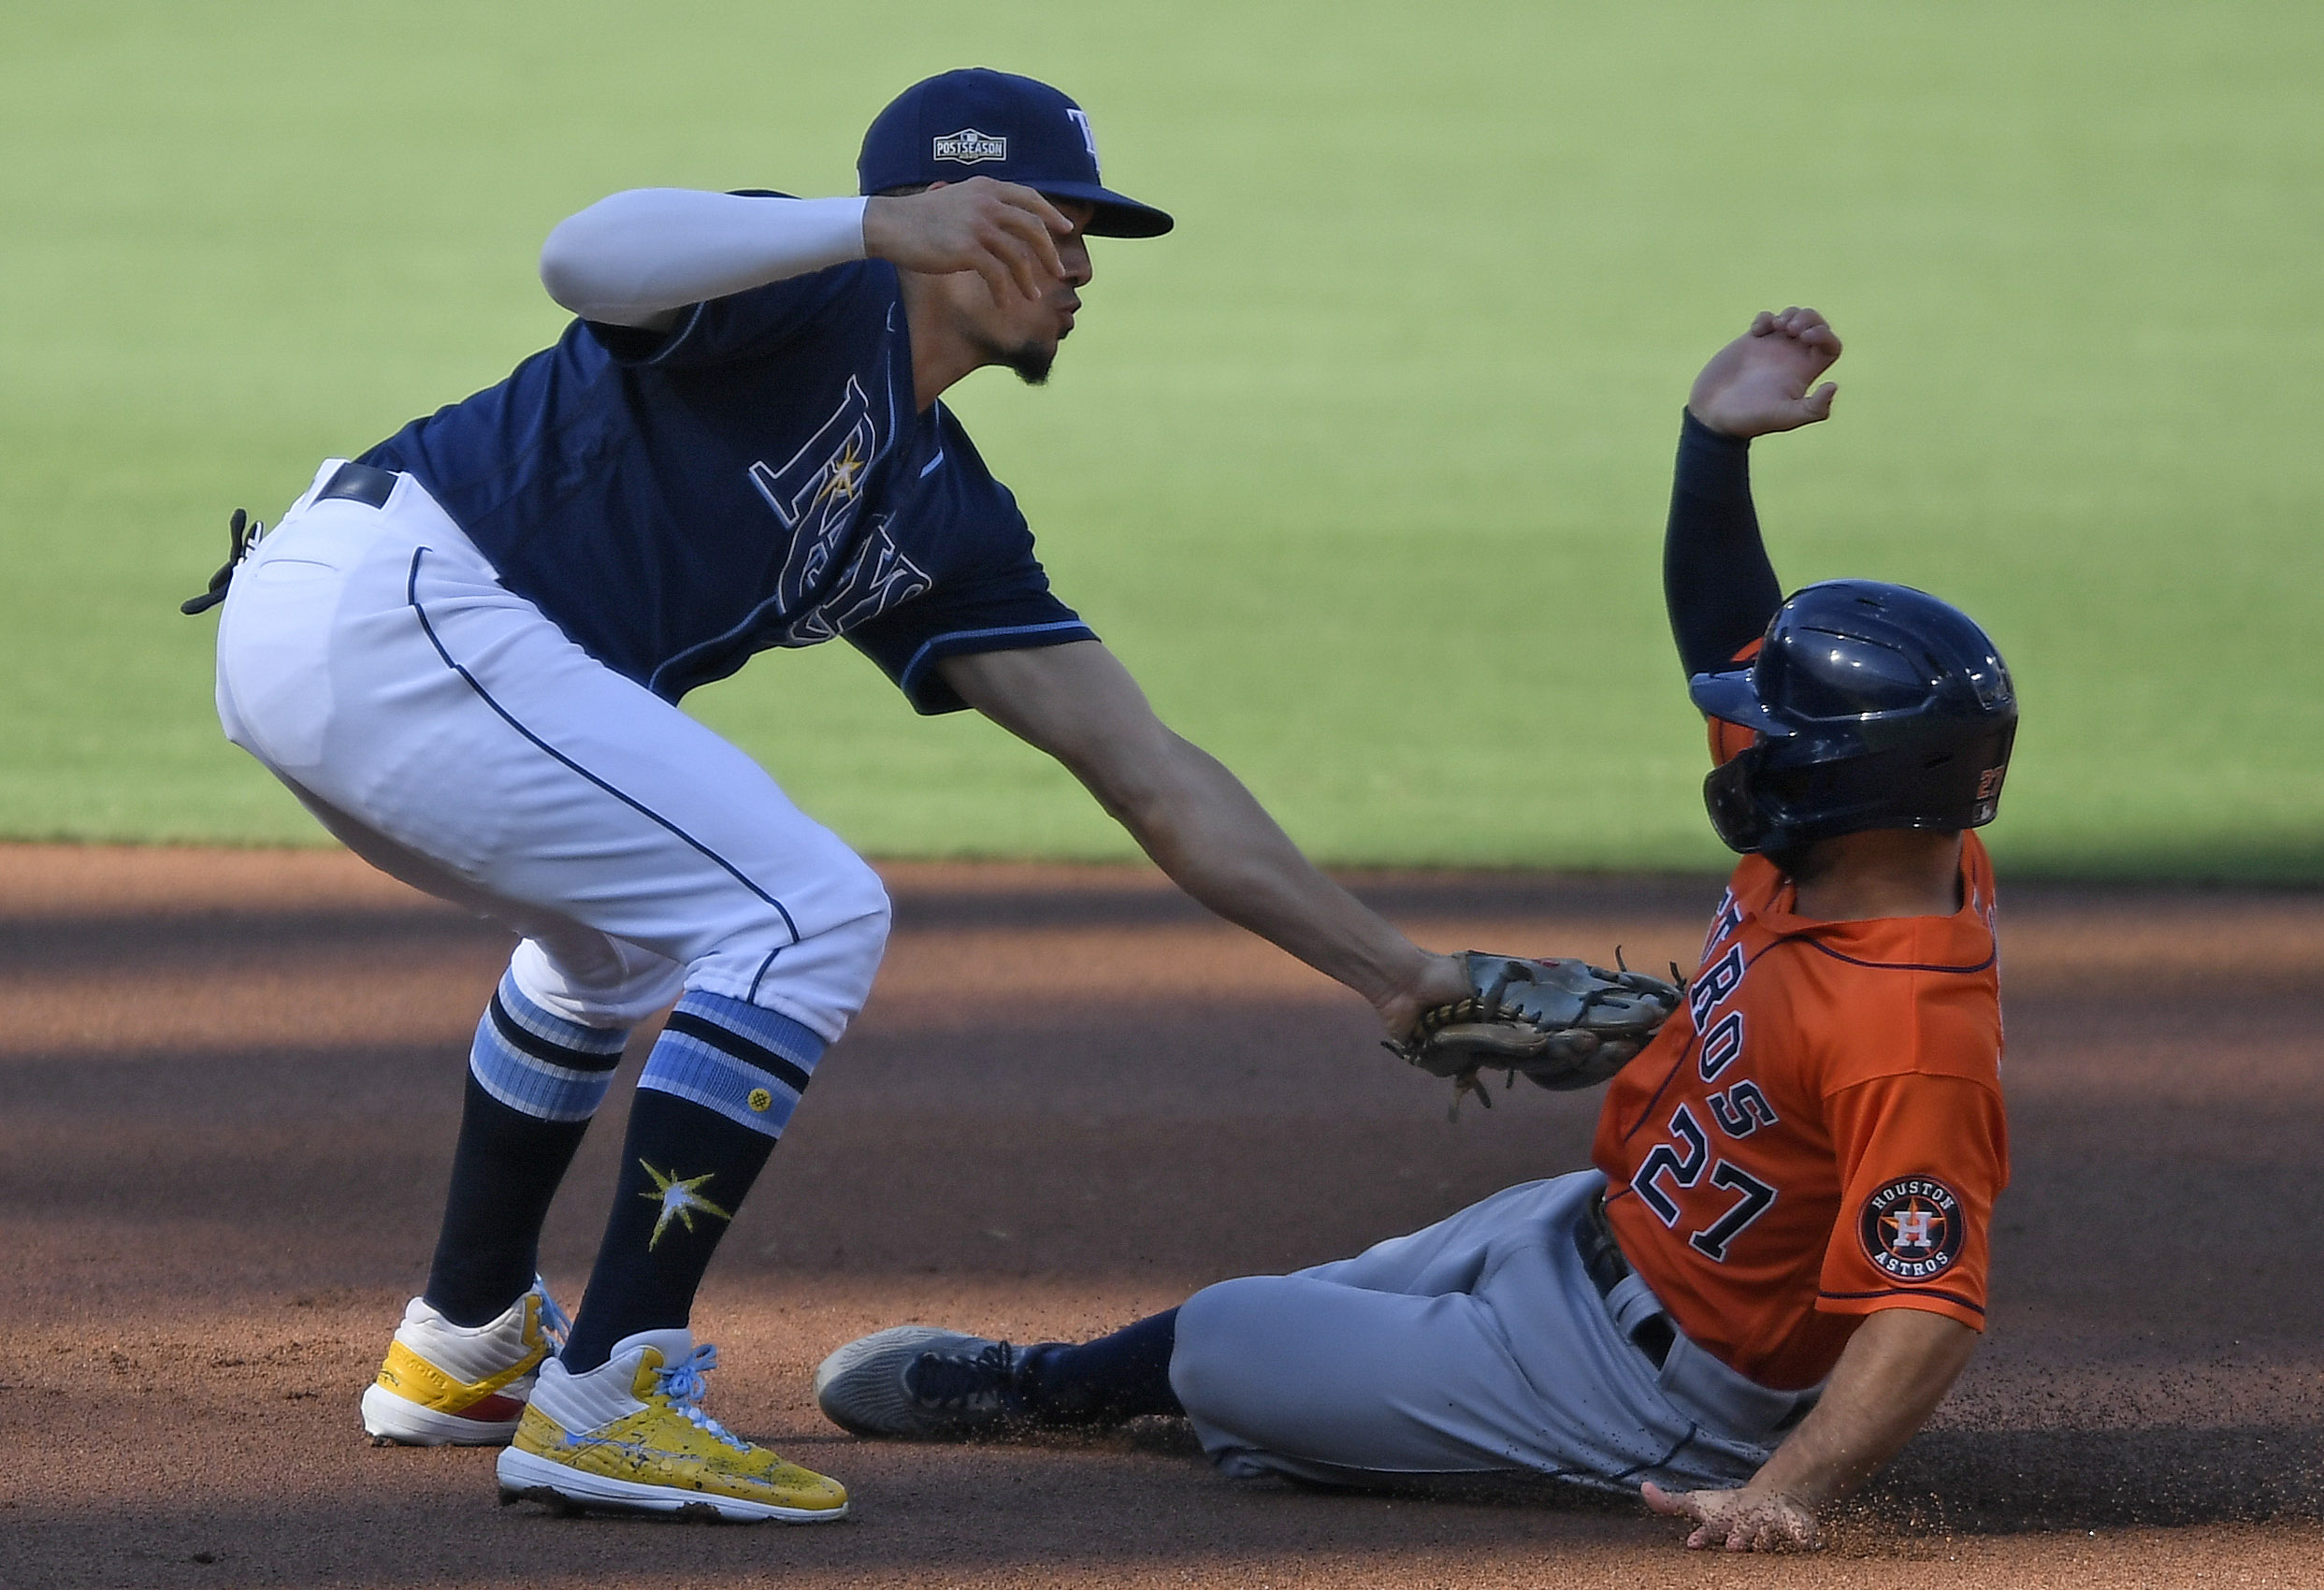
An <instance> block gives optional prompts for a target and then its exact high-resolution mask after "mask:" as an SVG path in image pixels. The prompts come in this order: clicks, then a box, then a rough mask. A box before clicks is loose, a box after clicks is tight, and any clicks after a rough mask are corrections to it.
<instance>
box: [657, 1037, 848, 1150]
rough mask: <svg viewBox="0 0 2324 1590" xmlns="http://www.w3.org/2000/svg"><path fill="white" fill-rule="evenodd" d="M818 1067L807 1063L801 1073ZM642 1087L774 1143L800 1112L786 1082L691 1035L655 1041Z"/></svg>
mask: <svg viewBox="0 0 2324 1590" xmlns="http://www.w3.org/2000/svg"><path fill="white" fill-rule="evenodd" d="M786 1058H788V1057H786ZM813 1063H814V1062H813V1061H812V1060H809V1061H804V1062H801V1066H800V1069H801V1070H802V1071H804V1070H807V1069H808V1068H809V1067H810V1066H811V1065H812V1064H813ZM638 1086H639V1087H641V1088H652V1089H655V1090H657V1091H660V1092H664V1093H674V1094H676V1095H677V1096H678V1097H679V1098H682V1099H686V1100H688V1101H690V1102H692V1103H694V1104H698V1105H700V1106H702V1107H703V1108H704V1109H708V1110H715V1111H716V1112H717V1113H718V1114H720V1115H723V1116H725V1117H726V1118H727V1119H728V1120H731V1121H733V1122H734V1123H735V1124H736V1125H738V1126H744V1127H748V1128H749V1129H750V1130H751V1131H753V1132H757V1133H760V1134H763V1135H766V1136H769V1137H780V1136H782V1135H783V1128H784V1127H786V1126H787V1125H789V1124H790V1119H791V1112H792V1111H793V1110H795V1109H797V1108H798V1107H799V1093H798V1091H796V1090H795V1089H793V1088H792V1087H791V1086H790V1084H789V1083H787V1082H786V1081H784V1080H783V1078H782V1077H777V1076H775V1075H774V1074H773V1073H772V1072H770V1071H764V1070H761V1069H760V1068H759V1067H758V1066H756V1065H753V1064H751V1063H750V1062H747V1061H743V1060H737V1059H736V1058H735V1057H734V1056H732V1055H730V1054H729V1053H727V1052H726V1051H725V1050H723V1049H720V1048H716V1047H715V1046H714V1045H711V1044H707V1043H704V1042H703V1041H702V1040H701V1039H700V1038H698V1037H695V1036H694V1035H693V1034H688V1033H673V1032H668V1031H665V1032H664V1033H663V1034H662V1035H661V1036H660V1037H659V1038H658V1039H657V1040H655V1044H654V1052H653V1054H652V1055H651V1056H650V1057H649V1058H648V1059H647V1061H646V1062H645V1074H644V1075H643V1076H642V1077H639V1078H638Z"/></svg>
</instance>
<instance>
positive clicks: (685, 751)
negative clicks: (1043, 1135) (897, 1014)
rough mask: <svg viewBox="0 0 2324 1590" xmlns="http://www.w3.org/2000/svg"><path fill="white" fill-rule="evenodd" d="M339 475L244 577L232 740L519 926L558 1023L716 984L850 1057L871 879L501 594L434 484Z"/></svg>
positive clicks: (832, 841) (875, 881) (616, 1021)
mask: <svg viewBox="0 0 2324 1590" xmlns="http://www.w3.org/2000/svg"><path fill="white" fill-rule="evenodd" d="M338 462H339V461H338V460H336V459H334V460H332V461H330V462H328V463H326V464H325V465H324V467H323V469H322V470H321V471H320V472H319V473H318V474H317V475H316V477H315V484H314V485H312V486H310V488H309V489H308V492H307V494H306V495H305V496H304V497H302V498H300V499H299V500H298V501H297V502H296V504H294V505H293V506H292V508H291V510H290V511H289V512H288V513H285V514H284V515H283V518H282V522H281V524H280V525H279V526H277V527H276V528H275V529H274V530H273V531H272V532H271V533H269V534H268V535H267V536H266V537H265V538H264V539H262V540H261V541H260V542H258V544H257V546H256V548H255V549H254V550H253V552H252V553H251V555H250V557H248V558H247V559H245V560H244V562H243V563H242V565H241V567H240V568H239V569H238V570H237V571H236V572H235V575H234V581H233V585H232V586H231V588H230V591H229V594H228V595H227V598H226V601H225V606H224V616H223V618H222V620H221V623H220V628H219V633H218V716H219V718H220V720H221V721H222V722H223V723H224V727H225V731H226V737H227V738H228V739H229V740H231V741H233V742H234V743H235V744H238V745H240V746H241V747H243V748H244V749H245V750H247V751H249V752H250V753H251V754H252V755H253V756H254V757H256V758H257V759H259V760H260V761H261V762H264V763H265V764H266V765H267V768H268V769H270V770H271V771H272V772H273V773H275V775H276V776H277V777H279V778H281V780H282V781H283V782H284V783H285V784H287V785H288V786H290V788H292V790H293V791H294V792H296V794H297V796H298V797H299V799H300V800H301V801H303V802H306V804H307V805H308V807H309V808H310V810H312V811H313V812H314V814H315V816H316V817H318V818H320V819H321V820H322V822H323V824H324V826H325V828H327V829H329V830H330V831H331V832H332V833H334V834H336V835H337V836H338V837H339V839H340V840H341V841H343V842H344V843H345V844H346V846H348V848H350V849H352V850H354V852H355V853H356V854H358V855H360V856H362V857H363V858H364V859H365V860H368V861H370V862H371V863H372V864H373V865H374V866H377V867H379V868H380V869H381V870H382V871H383V872H386V873H389V874H392V875H395V876H396V877H398V878H401V879H402V880H404V881H405V882H406V883H409V884H411V885H412V886H414V887H415V888H418V889H425V890H426V891H427V892H428V893H430V894H434V895H438V896H440V897H441V898H443V899H446V900H450V901H454V902H456V903H460V904H462V905H465V906H468V907H469V908H470V909H472V910H475V911H477V912H478V913H480V914H482V915H484V916H488V917H491V918H495V919H497V920H498V921H500V922H502V923H505V924H506V925H507V926H509V927H510V928H511V929H512V930H513V931H515V932H517V933H518V934H520V935H521V936H522V937H523V940H524V943H523V944H522V945H521V946H520V947H518V949H517V952H516V956H515V959H514V961H513V970H514V973H515V976H516V980H517V986H518V987H519V988H520V989H522V990H523V991H524V993H525V994H526V996H527V998H529V999H531V1000H533V1001H535V1002H536V1003H538V1004H540V1005H543V1006H545V1007H546V1008H548V1009H549V1010H551V1011H554V1012H556V1014H558V1015H561V1016H564V1017H566V1018H568V1019H571V1020H575V1021H580V1022H584V1023H585V1024H588V1025H591V1026H599V1027H616V1026H627V1025H628V1024H630V1023H633V1022H635V1021H637V1020H638V1019H641V1018H642V1017H644V1016H646V1015H648V1014H650V1013H651V1012H653V1011H654V1010H657V1009H658V1008H659V1007H661V1006H662V1005H667V1004H669V1003H670V1002H671V1001H672V1000H674V999H675V998H677V997H678V995H679V993H680V992H681V991H682V990H701V991H704V992H708V993H715V994H722V995H725V996H726V997H728V998H730V999H738V1000H743V1001H745V1002H747V1003H749V1004H753V1005H760V1006H763V1007H765V1008H767V1009H770V1010H776V1011H780V1012H782V1013H783V1014H784V1015H786V1016H788V1017H790V1018H791V1019H794V1020H797V1021H800V1022H803V1023H804V1024H805V1025H807V1026H808V1027H810V1028H812V1029H814V1030H815V1031H816V1033H818V1034H822V1036H823V1037H824V1038H826V1039H827V1040H836V1039H837V1038H838V1037H839V1035H840V1034H841V1033H842V1032H843V1031H844V1029H845V1027H846V1025H847V1022H848V1021H849V1019H851V1018H853V1017H854V1015H855V1013H856V1012H857V1011H858V1010H859V1009H860V1008H861V1007H862V1005H863V1000H864V996H865V995H866V994H867V993H869V992H870V990H871V986H872V977H873V973H874V972H875V971H876V970H877V969H878V966H879V960H880V955H881V952H882V950H883V949H884V947H886V944H887V937H888V896H887V892H886V890H885V889H883V888H882V887H881V885H880V881H879V878H878V876H877V875H875V874H874V873H873V871H872V869H871V868H870V867H869V866H867V865H866V864H865V863H864V862H863V861H862V860H860V859H859V857H857V856H856V855H855V853H854V852H853V851H851V850H849V849H848V848H847V846H845V845H844V844H842V843H841V842H840V840H839V839H838V838H837V837H836V836H835V835H833V834H832V833H831V832H830V831H829V830H827V829H825V828H823V827H822V826H821V825H820V824H818V823H816V822H814V821H813V820H811V819H810V818H808V817H806V816H805V815H804V814H802V813H801V811H800V810H799V809H798V808H797V807H796V806H794V805H792V804H791V802H790V801H789V799H788V798H787V796H785V795H784V793H783V791H782V790H781V789H780V788H777V787H776V785H775V783H774V781H773V779H772V778H770V777H769V776H768V775H767V773H765V772H764V771H763V770H762V769H760V768H759V767H758V764H757V763H755V762H753V761H752V760H751V759H749V758H748V757H746V756H744V755H743V753H742V752H741V751H739V750H737V749H735V748H734V747H733V746H732V745H729V744H727V743H726V742H725V741H724V740H722V739H720V738H719V737H718V736H717V735H715V734H714V733H712V732H711V731H710V730H707V729H705V728H703V727H702V726H701V725H700V724H699V723H697V722H696V721H695V720H694V719H692V718H690V717H688V716H686V714H684V713H682V712H680V711H679V710H678V709H677V708H676V707H674V706H672V705H671V704H670V703H669V702H667V701H662V700H661V699H660V698H658V697H657V696H655V695H654V694H652V693H651V692H650V691H648V690H646V689H645V688H644V687H642V686H640V685H637V684H634V683H632V682H631V681H629V680H628V679H625V678H623V677H621V676H620V675H618V674H616V673H614V672H613V671H612V670H610V669H608V668H606V667H605V666H604V665H603V664H601V663H599V662H598V661H596V660H595V659H594V658H591V657H590V656H589V655H588V654H587V653H585V652H584V651H583V650H582V649H581V648H580V647H579V646H578V645H575V644H574V643H572V642H571V641H570V640H568V639H567V638H566V637H565V635H564V633H563V631H561V630H560V629H557V627H556V625H555V624H554V623H552V622H550V620H549V619H548V618H547V617H546V616H544V615H543V614H541V611H540V609H538V608H536V607H534V606H533V605H532V603H530V602H529V601H527V600H524V599H523V598H522V597H519V596H517V595H515V594H514V593H513V592H512V591H510V590H508V589H506V588H505V587H503V586H502V585H500V583H499V581H498V577H497V576H496V575H495V573H494V571H493V568H492V565H491V564H490V562H488V561H487V560H486V559H485V557H484V555H483V554H482V553H480V552H479V551H478V550H477V549H476V547H475V546H474V545H473V544H472V543H471V542H469V539H468V537H467V536H466V535H465V534H464V533H463V532H462V531H461V529H460V528H459V527H458V526H457V525H455V523H453V521H452V519H451V518H450V517H449V516H448V515H447V514H446V513H444V512H443V510H442V509H441V508H440V507H439V506H438V505H437V503H436V501H435V499H433V498H431V497H429V496H428V494H427V492H426V490H425V489H423V488H422V486H421V485H420V484H419V482H417V481H415V480H413V479H411V477H410V476H408V475H407V476H401V477H399V478H398V479H397V484H396V486H395V489H394V491H393V493H392V494H391V495H390V496H389V497H388V499H387V501H386V504H385V506H384V507H382V508H377V509H375V508H372V507H369V506H368V505H366V504H364V503H360V502H354V501H347V500H343V499H325V500H322V501H317V500H316V499H315V494H316V493H317V492H318V491H319V490H321V488H322V486H323V484H324V483H325V482H326V481H328V480H329V479H330V476H331V473H332V471H333V470H335V469H336V468H337V467H338ZM619 597H620V593H608V599H609V600H619Z"/></svg>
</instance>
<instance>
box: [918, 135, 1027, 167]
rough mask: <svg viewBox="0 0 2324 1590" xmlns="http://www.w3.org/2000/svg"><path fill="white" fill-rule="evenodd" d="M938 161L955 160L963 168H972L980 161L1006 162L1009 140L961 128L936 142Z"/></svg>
mask: <svg viewBox="0 0 2324 1590" xmlns="http://www.w3.org/2000/svg"><path fill="white" fill-rule="evenodd" d="M935 157H936V158H937V159H938V160H957V161H959V162H960V164H961V165H963V166H974V165H975V164H976V163H977V162H978V161H980V160H1006V159H1007V158H1008V157H1009V140H1008V139H1006V138H1004V137H993V136H992V135H991V134H990V133H980V132H978V131H977V130H976V129H975V128H974V127H962V128H961V129H960V131H959V132H957V133H946V134H945V135H944V136H943V137H939V138H938V139H937V140H936V147H935Z"/></svg>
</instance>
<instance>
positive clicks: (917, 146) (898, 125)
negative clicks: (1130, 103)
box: [856, 66, 1173, 238]
mask: <svg viewBox="0 0 2324 1590" xmlns="http://www.w3.org/2000/svg"><path fill="white" fill-rule="evenodd" d="M856 177H857V181H858V185H859V188H860V189H861V191H862V192H864V193H866V194H882V193H886V192H888V190H889V189H891V188H917V187H920V186H922V185H924V184H926V183H929V182H958V181H961V180H963V179H964V178H969V177H991V178H995V179H997V180H998V181H1003V182H1018V183H1021V184H1022V185H1024V186H1025V187H1028V188H1031V189H1032V190H1033V191H1034V192H1035V193H1037V194H1040V195H1043V196H1044V197H1047V198H1069V199H1080V200H1082V201H1083V202H1085V203H1087V204H1091V205H1094V206H1096V207H1097V213H1096V214H1095V215H1094V216H1092V217H1091V218H1090V224H1089V226H1088V227H1087V228H1086V230H1087V231H1089V232H1090V233H1093V234H1095V235H1096V236H1098V237H1101V238H1159V237H1161V236H1162V234H1163V233H1164V232H1167V231H1169V230H1170V228H1171V226H1172V224H1173V223H1172V221H1171V219H1170V217H1169V216H1168V215H1167V214H1165V213H1163V212H1162V210H1156V209H1154V208H1153V207H1152V206H1151V205H1144V204H1140V203H1139V202H1138V201H1137V200H1135V199H1133V198H1132V197H1130V195H1127V194H1118V193H1116V192H1114V190H1113V189H1111V188H1109V187H1107V186H1105V184H1104V182H1103V181H1100V180H1099V178H1098V165H1097V137H1096V136H1095V135H1094V134H1092V133H1091V132H1090V118H1089V116H1088V115H1087V113H1085V112H1084V111H1083V110H1082V108H1081V107H1080V106H1078V105H1075V103H1074V102H1073V101H1072V100H1070V99H1068V98H1066V97H1065V96H1064V95H1063V94H1060V93H1058V91H1057V90H1055V89H1053V88H1051V87H1050V86H1049V85H1048V84H1047V83H1044V82H1036V81H1034V80H1033V79H1031V78H1020V77H1018V76H1016V75H1014V74H1013V73H1009V72H996V71H993V70H992V69H991V68H990V67H988V66H974V67H969V68H967V69H965V70H962V71H958V72H946V73H945V74H944V75H943V76H941V77H934V78H929V79H925V80H924V81H921V82H917V83H914V84H913V85H912V86H911V87H910V88H908V89H905V90H904V91H903V92H902V94H898V95H897V96H896V97H895V99H894V100H893V102H891V103H890V104H889V105H888V108H887V109H885V110H883V111H881V112H880V113H879V115H878V117H877V118H876V119H875V120H873V123H872V126H871V129H870V130H869V131H868V132H866V133H865V134H864V135H863V152H862V154H861V155H859V156H858V157H857V160H856Z"/></svg>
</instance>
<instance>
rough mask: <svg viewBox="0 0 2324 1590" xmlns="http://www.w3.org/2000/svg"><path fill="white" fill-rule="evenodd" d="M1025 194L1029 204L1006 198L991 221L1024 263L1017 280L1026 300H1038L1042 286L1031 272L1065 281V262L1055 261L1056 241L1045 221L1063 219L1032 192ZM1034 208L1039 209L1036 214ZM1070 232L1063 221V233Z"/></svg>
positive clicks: (1015, 198)
mask: <svg viewBox="0 0 2324 1590" xmlns="http://www.w3.org/2000/svg"><path fill="white" fill-rule="evenodd" d="M1024 193H1025V195H1026V197H1028V198H1030V199H1032V204H1023V203H1020V202H1019V201H1018V198H1017V195H1015V194H1009V195H1004V196H1005V198H1006V199H1007V203H1006V204H1005V205H1003V208H1002V209H1001V210H1000V211H999V212H998V213H997V214H995V215H994V217H993V220H994V221H995V222H996V223H997V224H999V225H1000V226H1002V227H1003V228H1004V229H1005V230H1006V232H1007V234H1008V236H1009V237H1010V238H1012V239H1013V240H1014V241H1015V242H1016V243H1017V244H1018V250H1017V251H1014V252H1015V256H1016V257H1017V258H1019V259H1021V260H1022V261H1023V262H1024V270H1023V271H1022V272H1021V273H1020V280H1021V281H1022V282H1024V287H1025V296H1027V297H1029V298H1037V297H1039V296H1041V294H1042V291H1043V286H1042V283H1041V282H1038V281H1035V280H1032V273H1033V272H1034V271H1036V270H1040V271H1047V273H1048V276H1049V278H1050V280H1051V281H1056V282H1061V281H1063V280H1064V279H1065V262H1064V261H1063V260H1061V259H1060V258H1059V257H1058V253H1057V238H1056V236H1055V235H1054V234H1053V232H1052V230H1051V228H1050V226H1049V224H1048V220H1047V217H1048V216H1057V219H1058V220H1060V221H1064V220H1065V218H1064V217H1063V216H1061V215H1058V214H1057V211H1056V210H1052V209H1050V207H1049V203H1048V201H1047V199H1045V198H1043V197H1042V196H1041V195H1039V194H1036V193H1034V192H1033V191H1032V189H1030V188H1028V189H1025V190H1024ZM1034 205H1038V206H1039V207H1040V209H1038V210H1035V209H1034V208H1033V206H1034ZM1073 229H1074V224H1073V223H1072V222H1070V221H1066V222H1065V230H1066V231H1068V232H1070V231H1072V230H1073Z"/></svg>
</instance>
